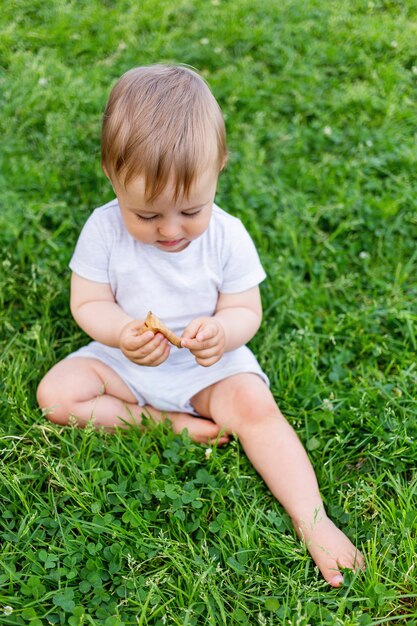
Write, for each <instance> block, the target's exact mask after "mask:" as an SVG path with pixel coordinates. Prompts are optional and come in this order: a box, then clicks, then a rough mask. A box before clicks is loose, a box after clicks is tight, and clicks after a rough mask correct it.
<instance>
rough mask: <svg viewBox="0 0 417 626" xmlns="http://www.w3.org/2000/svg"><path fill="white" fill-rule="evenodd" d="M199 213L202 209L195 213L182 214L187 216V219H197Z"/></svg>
mask: <svg viewBox="0 0 417 626" xmlns="http://www.w3.org/2000/svg"><path fill="white" fill-rule="evenodd" d="M199 213H201V209H198V211H194V213H184V212H183V213H182V215H185V217H196V215H198V214H199Z"/></svg>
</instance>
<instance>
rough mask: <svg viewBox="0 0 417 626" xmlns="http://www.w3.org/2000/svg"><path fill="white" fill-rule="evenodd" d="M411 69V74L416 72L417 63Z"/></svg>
mask: <svg viewBox="0 0 417 626" xmlns="http://www.w3.org/2000/svg"><path fill="white" fill-rule="evenodd" d="M411 71H412V72H413V74H417V65H413V67H412V68H411Z"/></svg>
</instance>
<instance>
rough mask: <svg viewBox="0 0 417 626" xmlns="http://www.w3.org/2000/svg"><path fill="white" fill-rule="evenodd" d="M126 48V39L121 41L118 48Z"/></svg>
mask: <svg viewBox="0 0 417 626" xmlns="http://www.w3.org/2000/svg"><path fill="white" fill-rule="evenodd" d="M126 48H127V43H126V42H125V41H121V42H120V43H119V45H118V46H117V49H118V50H126Z"/></svg>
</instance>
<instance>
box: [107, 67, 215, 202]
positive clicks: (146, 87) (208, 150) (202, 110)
mask: <svg viewBox="0 0 417 626" xmlns="http://www.w3.org/2000/svg"><path fill="white" fill-rule="evenodd" d="M101 157H102V164H103V167H104V169H105V171H106V173H107V174H108V175H109V177H110V179H111V180H112V181H114V180H115V179H117V180H118V181H120V182H122V183H123V185H124V186H126V185H127V184H128V182H129V181H130V180H131V179H132V178H133V177H135V176H143V177H144V179H145V198H146V200H147V201H149V202H152V201H153V200H155V198H157V197H158V196H159V194H160V193H161V192H162V191H163V190H164V189H165V187H166V186H167V184H168V181H169V180H170V177H171V176H172V175H173V176H174V181H175V183H174V184H175V189H174V196H175V198H176V199H177V198H178V196H179V195H180V194H184V195H185V196H187V195H188V194H189V191H190V188H191V186H192V184H193V183H194V182H195V180H196V179H197V178H198V176H199V175H200V174H201V173H202V171H203V170H204V168H206V167H213V165H215V166H216V167H217V171H218V172H220V170H221V169H223V167H224V165H225V163H226V160H227V147H226V131H225V126H224V120H223V116H222V113H221V110H220V107H219V105H218V104H217V101H216V99H215V98H214V96H213V94H212V93H211V91H210V89H209V87H208V86H207V84H206V82H205V81H204V80H203V79H202V78H201V77H200V76H199V75H198V74H197V73H196V72H194V71H193V70H191V69H188V68H186V67H183V66H174V65H150V66H143V67H136V68H134V69H132V70H129V71H128V72H126V73H125V74H123V76H122V77H121V78H120V79H119V80H118V82H117V83H116V85H115V86H114V87H113V89H112V91H111V93H110V96H109V99H108V102H107V105H106V109H105V111H104V116H103V128H102V146H101Z"/></svg>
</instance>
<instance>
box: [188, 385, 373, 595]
mask: <svg viewBox="0 0 417 626" xmlns="http://www.w3.org/2000/svg"><path fill="white" fill-rule="evenodd" d="M192 404H193V406H194V408H195V409H196V410H197V411H198V412H199V413H200V414H201V415H206V416H209V417H211V418H212V419H213V420H214V421H215V422H216V424H218V425H219V426H220V427H221V428H222V429H223V430H225V431H226V432H228V433H235V434H236V435H237V436H238V437H239V439H240V442H241V444H242V446H243V448H244V450H245V452H246V454H247V456H248V458H249V459H250V461H251V462H252V464H253V465H254V467H255V468H256V470H257V471H258V472H259V473H260V475H261V476H262V478H263V479H264V480H265V482H266V484H267V485H268V487H269V489H270V490H271V492H272V493H273V495H274V496H275V497H276V498H277V499H278V500H279V502H280V503H281V504H282V505H283V506H284V508H285V509H286V511H287V512H288V514H289V515H290V516H291V519H292V522H293V524H294V527H295V529H296V532H297V534H298V535H299V536H300V537H301V538H303V540H304V541H305V543H306V546H307V548H308V550H309V552H310V554H311V556H312V557H313V560H314V562H315V563H316V564H317V566H318V567H319V569H320V571H321V573H322V574H323V576H324V578H325V579H326V580H327V581H328V582H329V583H330V584H331V585H333V586H334V587H338V586H340V584H341V583H342V581H343V577H342V575H341V573H340V570H339V568H349V569H354V570H356V569H358V568H360V567H363V557H362V555H361V553H360V552H359V551H358V550H356V548H355V546H354V545H353V544H352V543H351V541H350V540H349V539H348V538H347V537H346V536H345V535H344V534H343V533H342V532H341V531H340V530H339V529H338V528H337V527H336V526H335V525H334V524H333V522H332V521H331V520H330V519H329V518H328V517H327V515H326V512H325V510H324V506H323V502H322V499H321V497H320V493H319V487H318V484H317V480H316V476H315V474H314V470H313V468H312V466H311V463H310V461H309V459H308V457H307V454H306V452H305V450H304V448H303V446H302V445H301V443H300V440H299V439H298V437H297V435H296V434H295V432H294V430H293V429H292V428H291V426H290V425H289V424H288V422H287V421H286V420H285V418H284V417H283V415H282V414H281V412H280V410H279V408H278V407H277V405H276V403H275V401H274V399H273V397H272V394H271V393H270V391H269V389H268V388H267V386H266V385H265V383H264V382H263V381H262V379H261V378H260V377H259V376H257V375H256V374H239V375H236V376H231V377H230V378H226V379H224V380H222V381H220V382H218V383H216V384H214V385H212V386H211V387H208V388H207V389H205V390H203V391H202V392H200V393H199V394H197V395H196V396H194V398H193V399H192Z"/></svg>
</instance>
